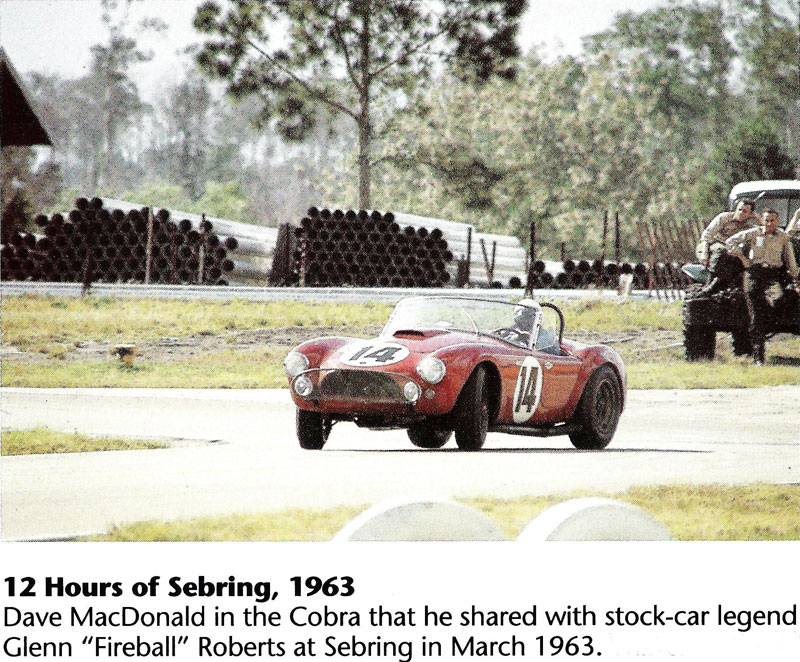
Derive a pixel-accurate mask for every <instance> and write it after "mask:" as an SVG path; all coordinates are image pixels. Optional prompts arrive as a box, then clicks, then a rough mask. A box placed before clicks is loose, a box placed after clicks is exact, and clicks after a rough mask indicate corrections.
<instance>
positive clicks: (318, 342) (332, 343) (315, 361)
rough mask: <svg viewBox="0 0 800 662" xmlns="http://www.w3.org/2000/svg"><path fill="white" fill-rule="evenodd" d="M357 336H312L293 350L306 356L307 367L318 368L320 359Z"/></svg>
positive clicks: (353, 340) (352, 340)
mask: <svg viewBox="0 0 800 662" xmlns="http://www.w3.org/2000/svg"><path fill="white" fill-rule="evenodd" d="M357 340H358V338H348V337H345V336H326V337H324V338H313V339H312V340H307V341H306V342H304V343H303V344H302V345H298V346H297V347H295V348H294V350H293V351H295V352H300V353H302V354H305V355H306V356H307V357H308V367H309V368H318V367H319V365H320V363H321V362H322V359H323V358H325V357H327V356H329V355H330V354H331V353H333V352H335V351H336V350H337V349H339V348H341V347H344V346H345V345H348V344H350V343H352V342H356V341H357Z"/></svg>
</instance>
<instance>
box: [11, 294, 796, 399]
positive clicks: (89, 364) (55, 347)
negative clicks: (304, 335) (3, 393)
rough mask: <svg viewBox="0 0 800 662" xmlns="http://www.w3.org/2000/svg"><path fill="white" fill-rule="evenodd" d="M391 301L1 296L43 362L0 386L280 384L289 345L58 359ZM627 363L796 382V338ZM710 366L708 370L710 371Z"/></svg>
mask: <svg viewBox="0 0 800 662" xmlns="http://www.w3.org/2000/svg"><path fill="white" fill-rule="evenodd" d="M558 305H559V306H560V307H561V308H562V310H563V311H564V315H565V318H566V320H567V327H568V332H567V334H566V335H567V336H568V337H569V330H573V331H576V332H588V333H596V334H602V335H605V336H606V337H607V336H608V335H615V334H623V335H624V334H626V333H637V332H642V331H670V332H677V331H678V330H679V329H680V327H681V320H680V318H681V304H680V303H679V302H659V301H646V302H645V301H616V300H606V299H599V298H598V299H586V300H579V301H562V302H558ZM390 311H391V306H390V305H388V304H377V303H376V304H370V303H365V304H341V303H337V304H308V303H299V302H251V301H241V300H233V301H221V302H184V301H161V300H147V299H115V298H94V297H90V298H86V299H63V298H56V297H39V296H20V297H7V298H6V299H5V300H4V301H3V325H2V341H3V344H4V345H6V346H9V345H13V346H15V347H17V348H19V349H22V350H28V351H38V352H41V353H43V354H45V355H46V356H47V357H48V359H49V360H46V361H41V362H38V361H34V362H25V361H16V360H8V361H4V362H3V370H2V385H3V386H18V387H31V388H36V387H65V388H66V387H163V388H171V387H183V388H285V387H286V379H285V376H284V375H283V372H282V370H281V368H280V363H281V361H282V359H283V357H284V355H285V353H286V348H285V347H278V346H262V347H261V348H260V349H257V350H250V349H247V350H238V351H235V350H220V351H213V352H207V353H205V354H204V355H203V356H202V357H190V358H175V359H170V360H151V361H147V360H144V359H137V360H136V361H135V364H134V366H133V367H125V366H124V365H122V364H120V363H119V362H118V361H116V360H115V359H114V358H112V357H110V356H109V357H108V358H107V359H105V360H94V361H88V360H86V361H84V360H81V361H70V360H64V359H65V358H66V354H67V353H68V351H69V350H71V349H74V348H75V347H76V346H77V345H78V344H79V343H81V342H85V341H94V342H102V341H110V342H119V341H126V342H140V341H152V340H157V339H159V338H163V337H165V336H169V337H187V336H202V335H215V334H224V333H227V332H232V331H244V330H252V329H269V328H286V327H291V326H306V327H313V326H335V327H337V328H338V332H344V331H343V329H348V328H350V329H352V335H356V336H357V335H359V332H360V331H361V330H362V329H363V327H364V326H366V325H369V324H381V323H382V322H384V321H385V320H386V318H387V317H388V315H389V312H390ZM615 347H616V348H617V350H618V351H619V352H620V354H621V355H622V357H623V359H624V361H625V363H626V365H627V366H628V372H629V374H628V388H631V389H651V388H752V387H760V386H777V385H786V384H797V383H798V382H799V381H800V379H799V378H798V374H800V373H798V366H799V365H800V359H798V356H800V338H798V337H796V336H780V337H779V338H777V339H776V340H774V341H771V342H770V343H769V347H768V365H766V366H763V367H754V366H752V365H751V363H750V361H749V360H748V359H747V358H745V357H734V356H733V355H732V353H731V350H730V347H729V346H727V345H726V344H725V341H724V340H723V339H722V336H721V334H720V339H719V340H718V356H717V358H716V359H715V360H714V362H713V364H710V363H707V362H699V363H687V362H685V361H684V360H683V348H682V347H680V346H672V347H664V348H653V349H649V348H648V349H646V350H641V349H639V350H637V349H632V348H631V346H630V345H627V344H625V343H620V344H617V345H615ZM712 365H713V370H712V369H709V368H710V367H711V366H712Z"/></svg>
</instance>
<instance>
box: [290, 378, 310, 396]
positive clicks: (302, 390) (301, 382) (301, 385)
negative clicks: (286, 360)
mask: <svg viewBox="0 0 800 662" xmlns="http://www.w3.org/2000/svg"><path fill="white" fill-rule="evenodd" d="M313 390H314V385H313V384H312V383H311V380H310V379H309V378H308V377H306V376H305V375H300V376H299V377H298V378H297V379H295V380H294V392H295V393H297V395H299V396H300V397H301V398H307V397H308V396H309V395H311V392H312V391H313Z"/></svg>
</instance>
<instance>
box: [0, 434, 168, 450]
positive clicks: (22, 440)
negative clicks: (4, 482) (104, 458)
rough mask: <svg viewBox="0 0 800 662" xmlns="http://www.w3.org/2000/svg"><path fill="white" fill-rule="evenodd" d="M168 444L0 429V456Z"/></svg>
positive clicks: (162, 446) (164, 446)
mask: <svg viewBox="0 0 800 662" xmlns="http://www.w3.org/2000/svg"><path fill="white" fill-rule="evenodd" d="M168 447H169V444H166V443H165V442H162V441H152V440H143V441H136V440H133V439H121V438H118V437H95V436H92V435H87V434H77V433H64V432H55V431H53V430H50V429H49V428H44V427H42V428H32V429H30V430H4V431H3V435H2V441H1V442H0V451H2V455H36V454H41V453H87V452H91V451H123V450H138V449H146V448H168Z"/></svg>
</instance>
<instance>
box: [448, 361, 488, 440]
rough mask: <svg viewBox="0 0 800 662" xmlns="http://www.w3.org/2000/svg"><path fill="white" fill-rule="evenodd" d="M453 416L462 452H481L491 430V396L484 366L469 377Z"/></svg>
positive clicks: (479, 367)
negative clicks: (488, 391)
mask: <svg viewBox="0 0 800 662" xmlns="http://www.w3.org/2000/svg"><path fill="white" fill-rule="evenodd" d="M453 414H454V416H455V433H456V444H457V445H458V447H459V448H460V449H461V450H462V451H477V450H480V449H481V448H482V447H483V442H484V441H486V433H487V432H488V430H489V396H488V393H487V392H486V369H485V368H484V367H483V366H478V367H477V368H476V369H475V370H474V372H473V373H472V374H471V375H470V376H469V379H468V380H467V383H466V384H465V385H464V388H463V389H462V391H461V395H459V396H458V402H457V403H456V406H455V408H454V409H453Z"/></svg>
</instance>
